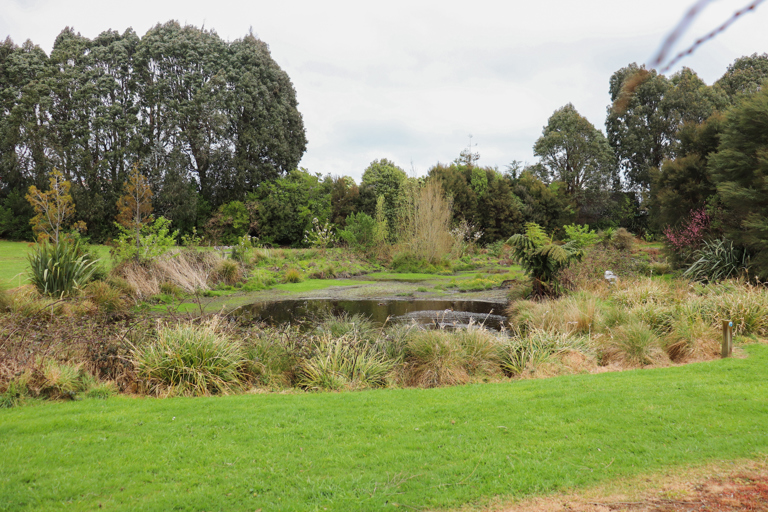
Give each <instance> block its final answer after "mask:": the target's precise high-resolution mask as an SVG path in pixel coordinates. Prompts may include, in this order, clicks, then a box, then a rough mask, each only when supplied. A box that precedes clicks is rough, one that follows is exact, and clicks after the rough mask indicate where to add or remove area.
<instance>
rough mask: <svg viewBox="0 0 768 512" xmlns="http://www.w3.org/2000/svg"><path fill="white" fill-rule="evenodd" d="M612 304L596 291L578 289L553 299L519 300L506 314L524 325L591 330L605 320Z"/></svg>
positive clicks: (585, 331) (579, 331)
mask: <svg viewBox="0 0 768 512" xmlns="http://www.w3.org/2000/svg"><path fill="white" fill-rule="evenodd" d="M609 308H610V306H609V305H608V304H607V303H605V301H603V300H602V299H601V298H600V297H598V296H596V295H595V294H590V293H586V292H579V293H576V294H573V295H569V296H566V297H562V298H561V299H559V300H552V301H542V302H535V301H519V302H516V303H513V304H512V305H511V306H510V307H509V308H508V309H507V314H508V315H509V316H510V317H511V318H512V321H513V323H514V324H516V325H518V326H520V328H521V329H523V330H526V329H531V330H541V331H549V332H552V331H558V332H564V333H577V334H589V333H590V332H593V331H598V330H600V329H601V328H602V326H603V325H604V323H605V321H606V320H605V317H606V315H607V311H608V309H609Z"/></svg>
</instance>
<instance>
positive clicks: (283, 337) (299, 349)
mask: <svg viewBox="0 0 768 512" xmlns="http://www.w3.org/2000/svg"><path fill="white" fill-rule="evenodd" d="M297 334H298V332H297V331H292V330H291V329H283V330H281V329H274V328H269V329H259V330H258V332H257V334H256V335H255V336H251V337H248V338H247V339H246V352H245V353H246V359H247V360H248V364H249V366H250V368H251V372H252V373H253V375H254V376H255V377H256V381H257V382H258V384H260V385H262V386H266V387H268V388H284V387H290V386H291V385H292V384H293V383H294V382H295V380H296V374H297V372H298V366H299V361H300V358H301V356H302V354H304V352H305V350H304V347H303V345H304V343H303V339H302V338H301V336H298V335H297Z"/></svg>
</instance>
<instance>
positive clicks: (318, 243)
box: [304, 217, 336, 248]
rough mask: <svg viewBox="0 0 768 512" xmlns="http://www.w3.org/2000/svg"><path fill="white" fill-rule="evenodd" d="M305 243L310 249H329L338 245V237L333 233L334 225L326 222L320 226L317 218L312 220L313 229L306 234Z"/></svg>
mask: <svg viewBox="0 0 768 512" xmlns="http://www.w3.org/2000/svg"><path fill="white" fill-rule="evenodd" d="M304 243H305V244H307V245H309V246H310V247H320V248H328V247H332V246H333V245H335V244H336V235H335V234H334V233H333V224H331V223H329V222H327V221H326V222H325V223H324V224H323V225H320V221H319V220H317V217H314V218H313V219H312V229H308V230H306V231H305V232H304Z"/></svg>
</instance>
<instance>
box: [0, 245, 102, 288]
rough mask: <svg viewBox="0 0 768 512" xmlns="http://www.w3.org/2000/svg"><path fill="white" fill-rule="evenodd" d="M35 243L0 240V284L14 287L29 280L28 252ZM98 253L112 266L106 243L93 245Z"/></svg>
mask: <svg viewBox="0 0 768 512" xmlns="http://www.w3.org/2000/svg"><path fill="white" fill-rule="evenodd" d="M32 247H33V244H30V243H29V242H8V241H6V240H0V286H2V287H5V288H14V287H16V286H20V285H22V284H24V283H26V282H27V276H26V273H27V268H28V267H29V263H28V262H27V254H28V253H29V251H30V250H31V249H32ZM91 247H92V249H93V250H94V251H95V252H96V255H97V256H98V257H99V258H101V259H102V263H103V264H104V265H105V266H106V267H107V268H110V267H111V265H112V261H111V259H110V256H109V247H107V246H106V245H94V246H91Z"/></svg>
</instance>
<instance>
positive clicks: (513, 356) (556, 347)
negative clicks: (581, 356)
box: [501, 328, 584, 376]
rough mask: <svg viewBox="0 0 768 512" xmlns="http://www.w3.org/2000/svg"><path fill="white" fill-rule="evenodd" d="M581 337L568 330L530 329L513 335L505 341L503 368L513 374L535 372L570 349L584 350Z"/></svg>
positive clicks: (519, 374) (502, 357) (502, 358)
mask: <svg viewBox="0 0 768 512" xmlns="http://www.w3.org/2000/svg"><path fill="white" fill-rule="evenodd" d="M582 345H583V341H582V339H581V338H580V337H578V336H576V337H574V336H572V335H571V334H569V333H567V332H557V331H547V330H544V329H536V328H534V329H530V330H529V331H528V332H526V333H525V334H524V335H520V333H518V335H516V336H513V337H511V338H510V339H509V341H508V342H507V343H505V345H504V347H503V350H502V353H501V354H502V355H501V368H502V369H503V370H504V372H505V373H507V374H508V375H511V376H523V375H525V374H533V373H535V372H536V370H537V368H538V367H539V366H541V365H543V364H545V363H550V362H552V361H553V359H554V358H555V357H556V356H557V355H559V354H561V353H563V352H565V351H568V350H575V349H580V350H584V349H583V347H582Z"/></svg>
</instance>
